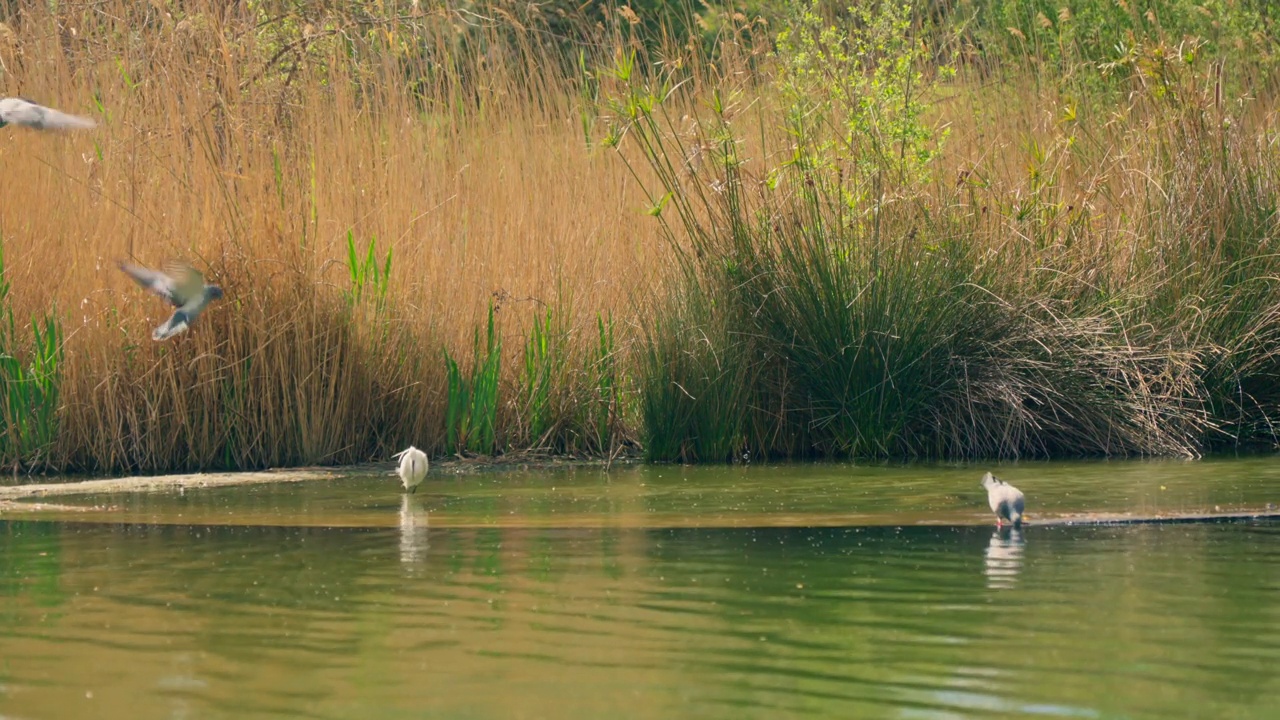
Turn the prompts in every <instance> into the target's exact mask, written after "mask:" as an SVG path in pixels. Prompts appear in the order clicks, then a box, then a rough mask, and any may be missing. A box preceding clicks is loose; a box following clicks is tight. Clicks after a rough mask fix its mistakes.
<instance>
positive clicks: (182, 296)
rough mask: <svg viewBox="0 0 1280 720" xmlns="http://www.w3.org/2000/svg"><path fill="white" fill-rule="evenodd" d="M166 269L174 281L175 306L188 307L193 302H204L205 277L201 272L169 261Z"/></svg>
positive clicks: (180, 263) (181, 263)
mask: <svg viewBox="0 0 1280 720" xmlns="http://www.w3.org/2000/svg"><path fill="white" fill-rule="evenodd" d="M164 269H165V273H166V274H167V275H168V276H169V277H170V278H171V279H172V280H171V282H172V283H173V304H174V305H178V306H182V305H186V304H188V303H190V302H192V301H193V300H200V301H203V299H204V275H201V274H200V271H199V270H196V269H195V268H193V267H191V266H190V265H188V264H186V263H184V262H180V261H169V262H168V263H165V266H164ZM201 304H203V302H202V303H201Z"/></svg>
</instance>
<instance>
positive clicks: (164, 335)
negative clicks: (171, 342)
mask: <svg viewBox="0 0 1280 720" xmlns="http://www.w3.org/2000/svg"><path fill="white" fill-rule="evenodd" d="M186 329H187V321H186V319H185V318H180V317H178V316H177V315H174V316H173V317H171V318H169V321H168V322H166V323H165V324H163V325H161V326H160V327H158V328H156V329H155V330H153V331H152V332H151V339H152V340H155V341H156V342H160V341H161V340H168V339H169V338H171V337H173V336H174V335H177V334H178V333H180V332H182V331H183V330H186Z"/></svg>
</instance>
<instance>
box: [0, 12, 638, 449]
mask: <svg viewBox="0 0 1280 720" xmlns="http://www.w3.org/2000/svg"><path fill="white" fill-rule="evenodd" d="M159 6H160V4H155V5H151V4H147V3H134V2H124V1H121V2H106V3H101V2H93V3H87V2H86V3H77V2H70V3H60V4H59V5H58V10H57V13H56V14H50V13H49V11H48V10H47V8H46V6H45V5H43V4H41V3H30V4H28V6H27V7H26V8H25V9H24V11H23V12H22V13H20V14H18V15H17V16H16V19H15V21H14V22H12V23H11V24H10V25H9V26H8V32H7V33H6V37H9V38H11V41H10V43H9V44H8V45H7V46H5V47H3V48H0V52H2V53H3V54H2V55H0V60H2V61H3V67H2V69H0V72H2V73H3V74H2V75H0V78H3V86H4V92H5V93H7V94H11V95H16V94H22V95H24V96H27V97H30V98H32V99H35V100H38V101H40V102H43V103H46V104H49V105H52V106H54V107H58V108H61V109H64V110H66V111H70V112H75V113H79V114H85V115H90V116H93V117H95V118H97V119H98V120H99V122H100V127H99V129H98V130H96V131H95V132H92V133H86V134H80V135H66V136H51V135H44V134H39V133H35V132H31V131H24V130H22V129H6V130H5V131H4V133H3V136H0V143H2V144H3V149H2V150H0V152H2V153H3V157H4V164H5V171H6V174H7V175H8V176H9V177H11V178H15V181H14V182H11V183H9V187H8V188H7V190H6V192H5V193H4V194H3V197H0V231H2V232H3V242H4V251H5V259H6V273H7V276H8V279H9V281H10V282H11V283H12V286H13V288H14V291H13V303H14V308H15V312H16V314H17V317H18V318H19V319H20V320H22V319H25V318H27V317H29V316H30V315H32V314H39V313H43V312H45V311H46V310H47V309H48V308H49V307H51V306H53V307H56V308H57V310H58V312H59V313H60V314H61V315H62V317H63V318H64V321H65V327H64V330H65V361H64V392H63V401H64V403H65V406H64V408H63V412H62V435H61V438H60V440H59V442H58V443H57V448H56V449H55V451H54V454H53V456H52V458H51V460H50V463H49V464H50V465H51V466H53V467H73V468H82V469H88V470H117V469H140V470H158V469H167V468H178V467H219V466H222V467H243V466H268V465H282V464H294V463H316V462H350V461H358V460H363V459H368V458H371V457H382V456H385V455H386V454H387V453H388V452H389V451H393V450H398V449H400V448H401V447H402V446H405V445H408V444H409V443H414V444H417V445H418V446H420V447H425V448H428V449H434V450H438V449H439V448H440V447H441V445H442V437H443V433H444V428H443V412H444V410H443V402H444V398H443V396H444V387H443V385H444V381H443V366H444V362H443V354H442V350H443V349H444V348H449V350H450V352H451V353H452V354H454V356H463V357H468V356H469V354H470V340H471V335H472V332H473V330H474V329H475V328H476V327H477V325H478V324H480V323H482V322H483V321H484V317H485V313H486V310H487V306H488V304H490V303H495V304H496V305H497V307H498V316H499V319H500V321H499V327H500V331H501V332H502V333H503V334H504V335H505V336H506V337H507V342H506V345H505V346H506V347H507V348H508V350H509V353H508V354H509V355H510V356H511V357H510V358H507V362H506V363H504V364H505V365H506V368H505V370H504V377H505V378H506V381H507V382H508V383H513V382H515V377H516V366H517V365H518V363H517V362H515V361H514V359H515V358H516V357H517V356H518V353H519V352H520V347H521V344H522V342H523V337H524V335H525V334H526V333H527V332H528V328H529V326H530V323H531V320H532V318H533V316H534V314H535V313H537V312H542V311H543V309H544V308H546V307H551V308H552V309H553V310H554V312H556V313H557V314H564V315H565V316H566V317H565V318H562V319H561V320H560V322H559V323H558V324H557V327H558V328H560V329H561V332H562V333H563V334H565V335H566V338H565V342H566V343H567V344H568V345H569V346H571V347H574V348H576V347H578V346H579V345H580V344H581V343H580V341H579V339H578V338H579V336H580V335H581V336H583V337H585V338H586V341H585V342H588V343H589V342H594V337H595V329H596V317H597V314H598V313H599V314H603V315H605V316H612V317H613V318H614V319H615V322H616V323H618V324H619V325H621V326H625V325H627V324H629V323H631V322H633V320H632V315H633V313H634V304H633V303H632V302H631V297H632V294H633V290H634V289H635V288H636V286H637V285H639V284H647V283H653V282H655V281H656V278H655V277H654V273H653V268H654V267H656V266H660V265H661V256H662V254H663V246H662V244H661V242H660V241H659V239H658V238H657V236H656V234H655V233H654V228H653V226H652V225H651V224H649V223H645V222H642V221H641V220H640V218H641V217H643V215H642V208H643V202H642V199H641V197H640V196H639V195H638V194H637V193H636V192H635V189H634V188H633V186H632V185H631V184H630V181H629V179H628V176H627V174H626V171H625V169H624V168H623V167H622V166H621V165H619V164H618V163H616V162H615V161H614V158H612V157H611V156H610V154H609V153H607V152H606V151H603V150H602V149H600V148H597V147H592V146H590V145H589V144H588V143H587V141H586V138H584V135H583V130H582V128H581V125H580V122H579V114H578V112H577V105H578V103H579V100H578V97H579V95H578V93H577V90H576V89H575V88H574V87H572V86H571V85H570V81H571V80H572V78H570V77H567V76H566V75H565V74H563V73H560V72H559V71H557V70H556V69H554V68H553V67H552V65H551V63H549V62H545V61H544V62H541V63H540V64H539V65H538V67H540V68H542V70H541V71H534V75H533V76H530V74H529V71H528V70H527V69H526V68H527V60H528V58H522V57H519V56H518V55H513V56H512V57H511V58H507V62H505V63H504V62H498V61H497V60H496V59H495V58H496V56H497V55H498V54H500V52H506V51H510V52H512V53H516V52H519V51H520V41H521V39H520V38H519V37H516V38H509V37H499V36H497V33H498V30H493V31H492V32H494V33H495V36H494V37H493V38H491V40H492V42H491V43H490V47H491V49H492V48H497V50H494V51H493V52H492V54H491V55H488V56H477V55H466V54H465V53H458V52H457V50H456V48H451V47H449V46H448V43H449V42H450V37H451V33H453V32H454V31H455V24H454V21H455V20H456V18H452V17H450V16H447V15H439V16H430V15H423V16H421V17H417V18H412V22H404V23H402V24H396V23H393V22H388V23H381V24H376V23H371V24H369V25H367V26H361V25H359V24H358V23H356V22H354V21H352V22H350V23H349V24H345V25H344V24H343V20H344V19H343V18H339V17H333V18H330V20H331V23H332V24H330V25H325V24H323V23H322V22H321V21H322V20H323V18H317V19H316V23H317V26H316V27H314V28H311V27H307V28H302V29H296V28H295V29H293V30H291V31H287V29H286V28H284V27H281V28H279V29H278V32H277V31H276V28H274V26H273V25H272V23H274V24H275V25H278V26H286V25H289V24H291V23H298V24H300V23H301V22H302V19H301V18H298V17H295V16H292V15H289V14H287V13H286V14H285V15H284V16H280V17H264V16H259V15H255V14H253V13H252V12H251V11H250V10H247V9H246V6H245V5H244V4H223V3H217V2H208V3H200V2H196V3H184V4H183V12H184V14H183V15H182V16H181V17H179V16H176V15H171V14H168V13H167V12H165V11H163V10H161V9H159ZM479 32H490V31H487V30H483V29H482V30H481V31H479ZM404 44H419V45H423V46H426V47H427V49H426V50H424V51H423V52H424V53H425V54H427V55H430V56H431V57H434V58H436V59H437V60H438V59H441V58H449V59H451V61H452V62H453V63H454V64H455V65H456V67H454V68H452V69H451V70H449V72H447V73H446V72H444V71H443V70H442V69H441V68H440V67H439V66H437V65H432V64H431V63H429V62H427V61H425V60H415V59H414V58H408V59H406V57H405V56H404V53H403V52H400V51H398V50H396V48H399V47H402V45H404ZM523 52H526V53H531V55H530V56H529V57H533V56H534V55H536V53H537V52H538V51H537V50H536V49H530V48H525V49H524V50H523ZM534 59H537V58H536V57H535V58H534ZM516 65H519V67H518V68H515V66H516ZM464 75H465V76H464ZM19 178H20V181H19V180H16V179H19ZM349 233H350V234H351V236H352V237H353V238H354V240H355V244H356V246H357V248H358V250H359V252H360V254H361V256H363V254H364V251H365V248H366V247H367V244H368V243H369V242H370V241H371V240H373V239H375V238H376V254H377V256H378V258H379V262H380V263H381V261H382V259H383V258H384V257H385V255H386V253H387V252H391V253H392V272H391V279H390V285H389V291H388V306H387V309H386V310H385V311H384V312H383V314H382V315H381V316H379V318H377V320H376V321H375V320H373V319H371V318H370V317H369V314H370V312H371V311H369V310H368V309H367V308H356V309H354V310H352V309H351V308H350V306H349V304H348V302H347V301H346V299H345V297H346V293H347V292H348V291H349V290H350V289H351V288H350V285H351V280H350V275H349V271H348V268H347V259H346V258H347V238H348V234H349ZM172 257H177V258H185V259H187V260H189V261H191V262H192V263H193V264H195V265H196V266H197V267H199V268H201V269H203V270H206V271H207V273H208V277H209V279H210V280H211V281H212V282H217V283H220V284H222V285H223V286H224V287H225V289H226V291H227V295H226V298H225V299H224V300H222V301H220V302H219V303H217V304H215V305H214V306H213V307H212V308H211V309H210V310H209V311H207V312H206V314H205V315H204V316H203V317H201V318H200V320H199V322H198V323H197V324H196V325H195V327H194V328H193V330H192V331H191V332H189V333H187V334H186V335H184V336H180V337H178V338H176V339H175V340H173V341H170V342H167V343H163V344H156V343H153V342H152V341H151V340H150V337H149V334H150V329H151V328H152V327H153V326H154V325H156V324H158V323H159V322H160V321H162V320H163V319H164V317H165V315H166V314H167V312H168V309H167V308H165V307H164V306H163V304H162V303H161V302H159V301H157V300H156V299H155V298H154V297H151V296H148V295H145V294H144V293H142V292H141V291H140V290H139V289H138V288H137V287H136V286H134V285H133V284H132V282H130V281H129V279H128V278H127V277H125V276H124V275H123V274H122V273H120V272H118V271H117V270H116V269H115V266H114V262H115V260H116V259H117V258H133V259H135V260H136V261H138V262H141V263H144V264H152V265H159V264H160V263H162V262H163V261H164V260H165V259H167V258H172ZM353 312H354V313H355V315H356V316H358V317H357V319H356V320H355V321H354V322H348V321H347V318H348V317H349V316H350V314H351V313H353ZM575 352H576V351H575ZM508 412H509V411H508ZM507 427H508V428H509V430H508V434H510V435H515V434H518V428H516V425H515V424H514V423H511V422H508V423H507ZM510 439H511V440H512V441H513V442H517V443H518V442H521V441H523V440H524V439H523V438H519V437H511V438H510ZM9 460H10V461H12V460H14V459H13V458H10V459H9Z"/></svg>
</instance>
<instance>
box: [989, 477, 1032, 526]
mask: <svg viewBox="0 0 1280 720" xmlns="http://www.w3.org/2000/svg"><path fill="white" fill-rule="evenodd" d="M982 487H984V488H986V489H987V503H988V504H990V505H991V512H994V513H995V514H996V527H1000V525H1001V524H1002V522H1003V521H1004V520H1008V521H1009V522H1011V523H1013V526H1014V527H1022V508H1023V503H1024V498H1023V496H1022V491H1021V490H1019V489H1018V488H1016V487H1014V486H1012V485H1010V484H1009V483H1007V482H1005V481H1003V480H1001V479H999V478H997V477H996V476H995V475H992V474H991V473H986V474H985V475H983V476H982Z"/></svg>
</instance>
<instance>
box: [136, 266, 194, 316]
mask: <svg viewBox="0 0 1280 720" xmlns="http://www.w3.org/2000/svg"><path fill="white" fill-rule="evenodd" d="M117 265H119V266H120V269H121V270H123V271H125V272H126V273H128V274H129V277H132V278H133V279H134V280H135V281H137V283H138V284H139V285H141V286H142V287H143V288H145V289H146V290H147V291H149V292H151V293H153V294H155V295H158V296H160V297H162V298H164V299H165V300H167V301H169V303H170V304H171V305H173V306H174V307H179V308H180V307H182V306H183V305H186V304H187V303H190V302H191V301H193V300H202V299H203V297H204V275H201V274H200V271H199V270H196V269H195V268H193V267H191V266H190V265H187V264H185V263H180V262H170V263H168V264H167V265H165V272H160V271H159V270H151V269H149V268H144V267H142V266H140V265H133V264H130V263H127V262H124V261H121V262H119V263H117Z"/></svg>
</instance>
